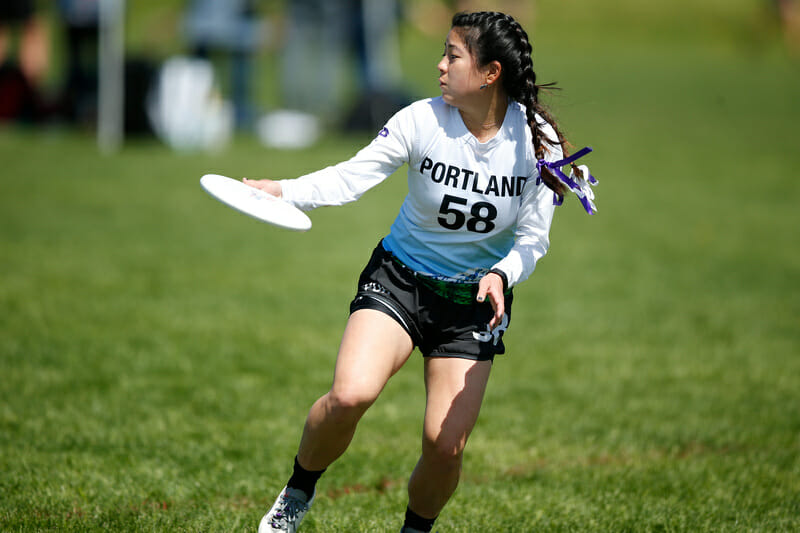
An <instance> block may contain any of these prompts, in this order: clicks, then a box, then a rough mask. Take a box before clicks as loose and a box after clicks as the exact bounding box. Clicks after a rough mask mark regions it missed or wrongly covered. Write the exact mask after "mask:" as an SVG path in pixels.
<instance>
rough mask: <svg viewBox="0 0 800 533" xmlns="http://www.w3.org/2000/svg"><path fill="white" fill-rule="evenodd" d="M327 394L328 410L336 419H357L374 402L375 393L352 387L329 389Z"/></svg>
mask: <svg viewBox="0 0 800 533" xmlns="http://www.w3.org/2000/svg"><path fill="white" fill-rule="evenodd" d="M326 396H327V404H328V405H327V407H328V412H329V413H330V414H331V416H333V417H334V419H336V420H341V421H343V422H344V421H348V420H353V419H355V420H358V419H359V418H361V416H362V415H363V414H364V413H365V412H366V411H367V409H369V407H370V406H371V405H372V404H373V403H374V402H375V399H376V397H375V395H374V394H371V393H369V392H366V391H359V390H353V389H350V390H348V389H336V388H334V389H331V391H329V392H328V394H327V395H326Z"/></svg>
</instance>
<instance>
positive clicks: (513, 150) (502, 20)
mask: <svg viewBox="0 0 800 533" xmlns="http://www.w3.org/2000/svg"><path fill="white" fill-rule="evenodd" d="M438 69H439V86H440V87H441V91H442V95H441V97H438V98H431V99H428V100H422V101H419V102H416V103H414V104H412V105H410V106H408V107H407V108H405V109H403V110H401V111H400V112H398V113H397V114H396V115H395V116H394V117H392V118H391V119H390V120H389V122H388V123H387V124H386V127H384V128H383V129H382V130H381V131H380V133H379V134H378V136H377V137H376V138H375V140H373V141H372V143H371V144H370V145H369V146H367V147H366V148H364V149H362V150H361V151H360V152H359V153H358V154H356V155H355V156H354V157H353V158H352V159H350V160H349V161H346V162H343V163H340V164H338V165H336V166H333V167H329V168H326V169H324V170H320V171H318V172H315V173H312V174H309V175H306V176H303V177H301V178H298V179H295V180H282V181H271V180H258V181H252V180H245V182H246V183H247V184H249V185H251V186H253V187H257V188H260V189H262V190H265V191H267V192H269V193H271V194H274V195H277V196H282V197H283V198H284V199H286V200H287V201H289V202H291V203H292V204H294V205H296V206H298V207H300V208H301V209H306V210H308V209H313V208H316V207H320V206H326V205H341V204H344V203H346V202H350V201H353V200H356V199H357V198H359V196H360V195H361V194H362V193H364V192H365V191H366V190H368V189H369V188H370V187H373V186H375V185H376V184H378V183H379V182H381V181H382V180H383V179H385V178H386V177H387V176H389V175H391V174H392V173H393V172H394V171H395V170H396V169H397V168H399V167H400V166H401V165H402V164H404V163H407V164H408V188H409V193H408V196H406V198H405V201H404V203H403V205H402V207H401V209H400V213H399V214H398V216H397V218H396V219H395V221H394V223H393V224H392V227H391V230H390V232H389V234H388V235H387V236H386V237H385V238H384V239H383V240H382V241H381V242H380V243H379V244H378V246H377V248H376V249H375V250H374V252H373V254H372V257H371V259H370V260H369V262H368V264H367V266H366V268H365V269H364V271H363V272H362V274H361V276H360V279H359V282H358V290H357V293H356V296H355V298H354V300H353V302H352V303H351V305H350V309H351V315H350V319H349V321H348V323H347V326H346V328H345V331H344V335H343V338H342V343H341V346H340V348H339V353H338V357H337V360H336V367H335V372H334V379H333V385H332V387H331V389H330V390H329V391H328V392H327V393H326V394H325V395H323V396H322V397H321V398H319V399H318V400H317V401H316V403H314V405H313V406H312V407H311V410H310V412H309V414H308V418H307V420H306V423H305V428H304V432H303V436H302V439H301V441H300V446H299V450H298V452H297V456H296V457H295V462H294V472H293V474H292V476H291V478H290V479H289V481H288V483H287V485H286V487H285V488H284V490H283V491H282V492H281V494H280V496H279V497H278V499H277V500H276V502H275V505H274V506H273V507H272V508H271V509H270V510H269V512H267V514H266V515H265V516H264V518H263V519H262V520H261V524H260V527H259V532H260V533H265V532H275V531H289V532H293V531H295V530H296V528H297V526H298V525H299V523H300V521H301V520H302V518H303V516H304V515H305V513H306V512H307V511H308V509H309V507H310V506H311V504H312V502H313V500H314V494H315V484H316V482H317V480H318V479H319V477H320V476H321V474H322V473H323V472H324V471H325V469H326V468H327V467H328V466H329V465H331V464H332V463H333V462H334V461H335V460H336V459H337V458H338V457H339V456H341V455H342V453H344V451H345V450H346V449H347V447H348V445H349V444H350V441H351V439H352V437H353V434H354V432H355V429H356V425H357V424H358V422H359V420H360V419H361V417H362V415H363V414H364V413H365V411H366V410H367V409H368V408H369V406H370V405H372V403H373V402H374V401H375V400H376V399H377V397H378V395H379V394H380V392H381V390H382V389H383V387H384V386H385V385H386V383H387V381H388V380H389V378H390V377H392V375H393V374H394V373H395V372H397V371H398V369H400V367H402V366H403V364H404V363H405V362H406V361H407V360H408V358H409V356H410V355H411V352H412V350H413V349H414V347H415V346H416V347H418V348H419V350H420V352H421V353H422V355H423V356H424V358H425V363H424V369H425V370H424V373H425V389H426V399H427V402H426V406H425V418H424V426H423V439H422V454H421V457H420V459H419V462H418V463H417V465H416V468H415V469H414V471H413V472H412V474H411V478H410V481H409V484H408V498H409V500H408V507H407V510H406V519H405V523H404V525H403V529H402V531H405V532H415V531H430V529H431V527H432V525H433V522H434V520H435V519H436V517H437V516H438V515H439V512H440V511H441V510H442V508H443V507H444V505H445V504H446V503H447V501H448V500H449V499H450V497H451V495H452V494H453V492H454V491H455V489H456V485H457V484H458V480H459V475H460V472H461V464H462V454H463V452H464V447H465V445H466V443H467V438H468V437H469V435H470V432H471V431H472V429H473V426H474V425H475V422H476V420H477V418H478V412H479V410H480V407H481V401H482V399H483V395H484V391H485V390H486V384H487V381H488V379H489V373H490V371H491V368H492V362H493V359H494V356H495V355H496V354H501V353H503V352H504V351H505V348H504V345H503V339H502V337H503V333H504V332H505V331H506V329H507V328H508V325H509V317H510V314H511V303H512V298H513V296H512V290H511V289H512V287H514V286H515V285H516V284H517V283H519V282H521V281H523V280H525V279H526V278H527V277H528V276H529V275H530V274H531V273H532V272H533V269H534V267H535V265H536V262H537V261H538V260H539V258H541V257H542V256H543V255H544V254H545V252H546V251H547V248H548V245H549V240H548V233H549V229H550V223H551V220H552V218H553V211H554V205H555V204H557V203H559V201H560V198H561V195H563V194H564V193H565V192H566V190H567V188H568V187H567V185H570V184H574V183H575V181H576V180H577V182H578V184H579V187H578V188H576V189H575V190H576V191H578V192H579V195H580V194H584V196H586V194H588V193H589V192H590V190H589V187H588V185H587V184H586V183H585V182H584V181H582V180H581V179H580V178H576V177H575V176H574V175H573V176H570V177H569V178H567V177H566V176H564V175H563V174H562V173H561V172H560V171H559V170H558V167H560V166H561V165H562V164H564V163H565V162H564V161H563V160H562V158H563V144H564V140H563V138H562V136H561V134H560V133H559V130H558V128H557V126H556V124H555V122H554V121H553V120H552V118H551V117H550V116H549V115H548V114H547V113H546V112H545V110H544V109H543V107H542V106H541V104H540V103H539V100H538V92H539V86H537V85H536V75H535V74H534V71H533V62H532V59H531V45H530V42H529V40H528V36H527V34H526V33H525V31H524V30H523V29H522V27H521V26H520V25H519V24H518V23H517V22H516V21H515V20H514V19H513V18H512V17H510V16H508V15H505V14H502V13H494V12H481V13H461V14H457V15H456V16H455V17H454V18H453V22H452V29H451V30H450V32H449V33H448V35H447V40H446V42H445V49H444V56H443V57H442V59H441V61H440V62H439V65H438ZM565 183H566V184H567V185H565ZM580 185H582V186H583V189H581V188H580ZM570 186H571V185H570ZM581 191H583V192H582V193H581ZM587 209H588V208H587Z"/></svg>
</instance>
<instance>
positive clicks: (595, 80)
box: [0, 0, 800, 533]
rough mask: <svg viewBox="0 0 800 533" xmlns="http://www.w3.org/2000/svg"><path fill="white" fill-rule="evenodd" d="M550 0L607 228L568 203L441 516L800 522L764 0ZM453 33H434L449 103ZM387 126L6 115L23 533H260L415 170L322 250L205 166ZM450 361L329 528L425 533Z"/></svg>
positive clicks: (416, 57)
mask: <svg viewBox="0 0 800 533" xmlns="http://www.w3.org/2000/svg"><path fill="white" fill-rule="evenodd" d="M540 4H541V6H540V11H539V13H538V14H537V18H536V22H535V24H534V25H533V28H534V32H535V35H536V39H535V40H536V43H537V44H536V50H537V54H538V55H537V64H538V67H537V68H538V70H539V72H540V79H542V80H557V81H558V82H559V84H560V85H561V86H563V87H564V89H565V90H564V91H563V92H561V93H559V94H558V95H557V96H556V97H555V98H554V99H553V100H551V102H552V107H553V110H554V112H555V114H556V115H557V116H558V117H559V118H560V119H561V121H562V124H563V126H564V129H565V130H566V132H567V134H568V136H569V137H570V139H571V140H572V142H573V143H574V144H575V145H576V146H577V147H581V146H584V145H587V144H588V145H591V146H593V147H594V149H595V152H594V153H593V154H592V155H591V156H589V158H588V161H587V162H588V164H590V166H591V168H592V171H593V173H594V174H595V175H596V176H597V177H598V179H599V180H600V186H599V187H598V188H597V189H596V192H597V194H598V200H597V203H598V207H599V214H598V215H597V216H595V217H588V216H586V215H585V214H583V212H582V210H581V209H580V206H579V204H578V203H577V202H575V201H574V199H572V201H568V202H567V205H565V206H564V207H562V208H560V209H559V210H558V211H557V214H556V220H555V223H554V226H553V231H552V234H551V238H552V246H551V250H550V253H549V254H548V256H547V257H545V258H544V259H543V260H542V262H541V263H540V265H539V266H538V268H537V271H536V273H535V274H534V275H533V277H532V278H531V279H530V280H528V281H527V282H526V283H524V284H523V285H521V286H519V287H518V289H517V291H516V303H515V308H514V317H513V322H512V327H511V329H510V330H509V333H508V334H507V336H506V339H507V346H508V348H509V350H508V354H507V355H506V356H503V357H500V358H498V359H497V361H496V364H495V368H494V374H493V376H492V380H491V382H490V385H489V391H488V393H487V397H486V400H485V403H484V408H483V410H482V413H481V418H480V420H479V422H478V426H477V428H476V430H475V432H474V434H473V437H472V439H471V441H470V443H469V445H468V447H467V454H466V460H465V468H464V475H463V479H462V483H461V485H460V487H459V489H458V491H457V492H456V495H455V497H454V498H453V500H452V501H451V502H450V504H449V505H448V506H447V507H446V508H445V510H444V512H443V514H442V516H441V518H440V519H439V521H438V522H437V525H436V530H437V531H439V532H440V533H448V532H472V531H502V532H505V531H513V532H529V531H607V532H620V531H631V532H634V531H635V532H639V531H646V532H673V531H686V532H696V531H720V532H721V531H726V532H738V531H764V532H766V531H770V532H772V531H787V532H788V531H797V530H800V248H799V247H798V228H799V227H800V211H799V210H798V202H800V180H798V176H797V169H798V168H800V150H798V146H800V144H799V141H800V135H798V131H797V124H798V122H800V99H798V95H800V68H798V62H797V60H796V59H792V58H791V57H790V56H789V55H788V54H787V53H786V52H784V51H783V50H782V49H781V47H780V45H779V43H778V38H777V37H776V36H775V35H773V32H774V30H775V28H774V27H772V26H770V25H769V24H768V23H767V22H765V20H764V19H763V13H762V11H761V8H760V4H758V3H757V2H754V1H745V0H740V1H735V2H722V1H715V2H708V3H703V5H699V3H690V2H688V1H681V2H675V3H672V4H670V6H671V7H669V8H666V7H661V8H658V7H650V8H648V7H643V6H642V5H640V4H641V3H640V2H633V1H625V2H618V3H616V4H615V5H614V8H613V9H608V10H606V9H604V8H603V7H602V6H601V4H600V3H597V4H595V3H592V2H588V1H586V2H573V3H565V2H555V1H550V2H541V3H540ZM573 4H574V5H573ZM695 4H698V5H695ZM143 5H144V4H143ZM579 8H580V10H579ZM548 21H551V22H550V23H548ZM441 41H442V39H441V38H440V37H438V36H437V37H429V36H426V35H423V34H420V33H418V32H416V30H411V29H409V30H407V31H406V32H405V33H404V67H405V68H406V70H407V71H408V79H409V83H410V84H411V85H412V86H414V87H416V88H417V89H418V90H419V92H420V93H422V94H431V93H433V92H434V91H435V89H436V85H435V70H434V66H435V62H436V61H437V60H438V56H439V54H440V48H441ZM368 140H369V139H368V137H358V136H342V135H330V136H328V137H326V139H325V140H324V141H323V142H322V143H321V144H320V145H319V146H317V147H315V148H313V149H309V150H305V151H299V152H280V151H272V150H267V149H265V148H262V147H261V146H259V145H258V144H257V143H256V142H255V140H252V139H249V138H245V137H243V138H240V139H237V141H236V142H235V143H234V144H233V145H232V146H230V147H229V148H228V149H226V150H225V151H223V152H221V153H217V154H185V155H179V154H174V153H172V152H170V151H169V150H168V149H167V148H165V147H163V146H161V145H159V144H158V143H156V142H155V141H147V140H145V141H135V142H130V143H128V144H127V145H126V147H125V148H124V150H122V151H121V152H119V153H118V154H115V155H111V156H100V155H98V153H97V150H96V148H95V145H94V140H93V138H92V137H91V136H89V135H86V134H81V133H76V132H70V131H66V130H59V129H56V130H53V129H48V130H45V131H39V130H34V129H31V128H18V127H10V126H6V127H3V128H2V129H0V165H2V167H0V376H2V377H0V530H3V531H24V532H28V531H49V530H59V531H254V530H255V528H256V527H257V523H258V520H259V519H260V517H261V515H262V514H263V512H264V511H265V509H266V508H267V507H268V506H269V505H270V504H271V503H272V500H273V498H274V497H275V495H276V493H277V491H278V490H280V488H281V487H282V486H283V484H284V483H285V481H286V478H287V477H288V475H289V473H290V467H291V460H292V457H293V454H294V452H295V451H296V446H297V443H298V439H299V436H300V431H301V429H302V423H303V420H304V417H305V414H306V412H307V409H308V407H309V406H310V405H311V403H312V402H313V401H314V400H315V399H316V398H317V397H318V396H319V395H320V394H322V393H323V392H324V391H325V390H326V389H327V387H328V386H329V384H330V379H331V375H332V368H333V361H334V357H335V353H336V347H337V345H338V341H339V336H340V334H341V331H342V327H343V325H344V323H345V321H346V319H347V306H348V304H349V301H350V298H351V297H352V294H353V291H354V288H355V280H356V277H357V274H358V272H359V271H360V269H361V267H362V266H363V264H364V262H365V261H366V259H367V258H368V255H369V253H370V251H371V249H372V247H373V246H374V245H375V243H376V242H377V241H378V239H380V237H381V236H382V235H383V234H384V233H385V232H386V230H387V229H388V226H389V224H390V223H391V221H392V219H393V217H394V215H395V214H396V210H397V208H398V206H399V205H400V203H401V201H402V197H403V195H404V188H405V178H404V176H403V172H402V171H401V172H400V173H399V174H398V175H396V176H394V177H393V178H391V179H390V180H388V181H387V182H385V183H384V184H382V185H381V186H380V187H378V188H377V189H375V190H373V191H370V192H369V193H367V194H366V195H365V196H364V197H363V198H362V200H361V201H359V202H357V203H355V204H351V205H349V206H345V207H342V208H336V209H323V210H319V211H316V212H313V213H311V216H312V219H313V221H314V224H315V227H314V229H313V230H312V231H311V232H309V233H305V234H297V233H291V232H285V231H281V230H278V229H274V228H271V227H268V226H266V225H262V224H259V223H257V222H255V221H252V220H250V219H248V218H246V217H243V216H241V215H237V214H236V213H234V212H233V211H230V210H227V209H225V208H224V207H222V206H220V205H219V204H217V203H216V202H214V201H213V200H211V199H209V198H208V197H207V196H206V195H205V193H203V192H202V190H201V189H200V187H199V185H198V179H199V177H200V176H201V175H202V174H204V173H207V172H218V173H222V174H228V175H235V176H249V177H294V176H297V175H300V174H303V173H305V172H308V171H311V170H315V169H317V168H320V167H322V166H325V165H327V164H331V163H335V162H337V161H339V160H342V159H345V158H347V157H349V156H350V155H351V154H352V153H354V152H355V150H356V149H357V148H358V147H360V146H361V145H362V144H364V143H365V142H367V141H368ZM421 370H422V361H421V357H419V356H415V357H412V359H411V361H410V362H409V364H408V365H407V366H406V367H405V368H404V369H403V370H402V371H401V372H400V373H399V374H398V375H397V376H396V377H395V378H394V379H393V381H391V382H390V384H389V386H388V387H387V388H386V390H385V391H384V394H383V396H382V397H381V398H380V399H379V401H378V402H377V403H376V404H375V405H374V407H373V408H372V409H371V410H370V411H369V412H368V413H367V415H366V417H365V418H364V420H363V421H362V423H361V425H360V427H359V430H358V433H357V434H356V438H355V440H354V442H353V444H352V447H351V448H350V449H349V450H348V452H347V454H345V456H344V457H343V458H342V459H341V460H340V461H339V462H337V463H336V464H335V465H334V466H333V467H332V468H331V469H330V471H329V473H328V474H326V476H325V477H324V478H323V480H322V481H321V482H320V486H319V488H320V495H319V497H318V499H317V502H316V503H315V507H314V509H313V511H312V513H310V514H309V515H308V517H307V519H306V522H304V526H303V531H306V532H309V533H313V532H318V533H323V532H324V533H327V532H345V531H346V532H354V531H359V532H375V531H397V530H398V529H399V527H400V523H401V519H402V513H403V511H404V509H405V503H406V495H405V484H406V481H407V477H408V475H409V473H410V471H411V469H412V468H413V465H414V463H415V461H416V459H417V456H418V451H419V432H420V428H421V416H422V410H423V406H424V389H423V385H422V375H421Z"/></svg>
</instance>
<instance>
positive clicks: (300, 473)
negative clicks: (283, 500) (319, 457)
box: [286, 457, 325, 499]
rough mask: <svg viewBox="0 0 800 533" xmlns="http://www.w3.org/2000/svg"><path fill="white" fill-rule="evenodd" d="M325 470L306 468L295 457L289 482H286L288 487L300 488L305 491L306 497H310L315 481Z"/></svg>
mask: <svg viewBox="0 0 800 533" xmlns="http://www.w3.org/2000/svg"><path fill="white" fill-rule="evenodd" d="M324 472H325V469H322V470H306V469H305V468H303V467H302V466H300V463H298V462H297V457H295V458H294V471H293V472H292V477H291V478H289V482H288V483H287V484H286V485H287V486H288V487H291V488H293V489H300V490H302V491H303V492H305V493H306V496H308V498H309V499H310V498H311V495H313V494H314V487H315V486H316V485H317V481H318V480H319V478H320V476H322V474H323V473H324Z"/></svg>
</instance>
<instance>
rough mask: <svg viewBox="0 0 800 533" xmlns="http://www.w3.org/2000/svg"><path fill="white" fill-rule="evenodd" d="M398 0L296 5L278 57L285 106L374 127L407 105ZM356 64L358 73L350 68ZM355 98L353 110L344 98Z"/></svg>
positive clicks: (351, 125)
mask: <svg viewBox="0 0 800 533" xmlns="http://www.w3.org/2000/svg"><path fill="white" fill-rule="evenodd" d="M400 12H401V6H400V4H399V3H398V2H397V0H369V1H364V0H292V1H291V2H289V3H288V5H287V14H286V15H287V16H286V39H285V43H284V48H283V54H282V60H281V84H282V95H283V105H284V106H285V107H286V108H289V109H294V110H298V111H302V112H305V113H309V114H312V115H314V116H316V117H317V118H318V119H320V120H321V121H322V122H323V123H326V124H333V123H336V122H338V121H343V123H344V126H345V127H347V128H348V129H357V130H364V129H369V130H373V129H377V128H380V126H381V125H383V123H384V122H385V121H386V119H388V118H389V117H390V116H391V115H392V114H393V113H394V112H395V111H397V110H398V109H400V108H402V107H403V106H405V105H407V104H408V103H410V99H408V98H406V97H405V96H404V95H403V94H402V91H401V90H400V89H399V85H400V83H401V79H402V74H401V71H400V66H399V65H400V61H399V52H398V25H399V21H400V18H401V17H400ZM350 63H353V69H352V70H351V69H348V68H347V67H348V66H349V64H350ZM348 91H350V92H352V93H354V100H355V101H356V102H358V104H357V105H356V106H355V108H354V109H350V108H349V106H348V105H347V103H346V101H345V100H346V99H345V94H347V92H348Z"/></svg>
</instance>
